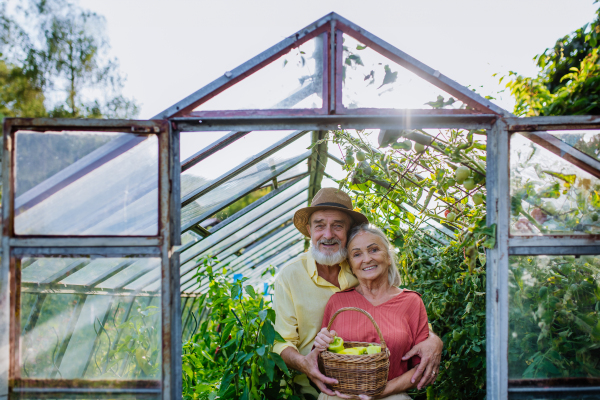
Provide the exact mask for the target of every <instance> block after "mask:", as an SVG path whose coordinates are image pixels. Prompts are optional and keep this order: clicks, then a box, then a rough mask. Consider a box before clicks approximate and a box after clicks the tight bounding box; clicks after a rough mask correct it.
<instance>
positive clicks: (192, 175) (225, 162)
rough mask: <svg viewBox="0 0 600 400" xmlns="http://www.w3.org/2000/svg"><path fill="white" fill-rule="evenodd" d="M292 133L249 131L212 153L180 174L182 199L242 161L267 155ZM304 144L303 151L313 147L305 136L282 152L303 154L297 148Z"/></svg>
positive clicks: (288, 155) (287, 155) (288, 154)
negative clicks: (265, 153)
mask: <svg viewBox="0 0 600 400" xmlns="http://www.w3.org/2000/svg"><path fill="white" fill-rule="evenodd" d="M293 132H294V131H254V132H250V133H249V134H247V135H246V136H244V137H243V138H241V139H239V140H237V141H235V142H233V143H231V144H230V145H229V146H227V147H225V148H224V149H221V150H219V151H218V152H216V153H215V154H212V155H211V156H209V157H207V158H206V159H205V160H202V161H201V162H199V163H198V164H196V165H194V166H193V167H192V168H190V169H188V170H187V171H185V172H184V173H182V174H181V197H182V198H183V197H185V196H186V195H188V194H190V193H191V192H193V191H194V190H196V189H198V188H199V187H201V186H204V185H208V184H210V183H212V182H214V181H215V180H216V179H217V178H219V177H220V176H222V175H223V174H225V173H226V172H228V171H230V170H231V169H233V168H234V167H236V166H239V165H241V164H244V162H243V161H247V160H249V159H251V158H253V157H255V156H257V155H258V154H260V153H262V152H264V151H265V150H266V149H268V148H269V147H271V146H273V145H274V144H275V143H277V142H279V141H281V140H283V139H285V138H286V137H288V136H289V135H290V134H292V133H293ZM196 134H197V133H196ZM204 134H205V133H204V132H203V133H202V135H204ZM305 143H308V144H306V146H304V148H303V150H306V147H308V146H309V145H310V135H305V136H304V137H302V138H300V139H298V140H297V141H296V142H294V143H292V144H291V145H289V146H287V147H285V148H284V149H281V150H280V151H285V152H289V153H282V154H284V155H285V156H286V157H287V158H289V157H290V156H292V154H296V155H297V154H301V153H302V151H300V149H299V148H298V146H303V145H304V144H305ZM288 148H289V149H291V151H290V150H288ZM294 150H295V151H294ZM264 162H267V165H268V159H267V160H265V161H264Z"/></svg>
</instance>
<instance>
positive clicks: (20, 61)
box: [0, 0, 137, 118]
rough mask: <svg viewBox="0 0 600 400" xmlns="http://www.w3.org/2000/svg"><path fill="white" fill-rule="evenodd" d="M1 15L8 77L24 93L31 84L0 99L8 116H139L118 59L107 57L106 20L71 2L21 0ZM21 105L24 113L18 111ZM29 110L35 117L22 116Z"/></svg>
mask: <svg viewBox="0 0 600 400" xmlns="http://www.w3.org/2000/svg"><path fill="white" fill-rule="evenodd" d="M0 14H1V15H0V23H1V26H0V29H1V30H0V52H1V55H0V61H1V62H3V63H4V64H6V65H7V67H6V69H7V70H10V71H11V73H8V72H7V73H5V74H3V77H5V80H6V83H7V85H8V86H10V87H12V86H16V87H17V88H18V87H21V88H24V86H23V85H25V81H26V82H27V86H28V87H29V88H30V90H16V89H15V90H11V91H10V92H9V93H6V95H5V96H4V97H3V98H2V100H0V101H2V104H3V105H5V107H6V109H7V110H6V111H7V112H4V114H5V115H26V116H44V115H47V116H51V117H72V118H78V117H79V118H81V117H87V118H101V117H107V118H127V117H133V116H135V115H136V114H137V106H136V104H135V102H133V101H132V100H130V99H127V98H125V97H124V96H123V95H122V94H121V89H122V87H123V80H124V78H123V76H122V75H121V74H120V72H119V70H118V62H117V60H115V59H110V58H108V50H109V48H110V46H109V43H108V40H107V38H106V34H105V21H104V18H103V17H101V16H99V15H98V14H96V13H93V12H90V11H86V10H83V9H81V8H79V7H77V6H76V5H74V4H73V3H71V2H69V1H67V0H49V1H47V0H21V1H19V2H17V3H13V7H12V8H11V9H10V10H8V9H7V6H6V4H4V5H2V6H0ZM33 93H37V95H36V96H33ZM40 99H41V101H42V103H43V106H44V108H43V109H42V108H40V105H39V103H40ZM30 102H33V103H32V104H30ZM16 105H20V109H18V110H17V109H15V110H13V109H12V108H13V106H16ZM25 110H26V111H28V112H29V111H31V112H33V114H29V113H22V111H25ZM17 111H19V112H20V113H18V112H17ZM34 111H35V112H34Z"/></svg>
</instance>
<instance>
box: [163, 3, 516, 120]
mask: <svg viewBox="0 0 600 400" xmlns="http://www.w3.org/2000/svg"><path fill="white" fill-rule="evenodd" d="M344 33H345V34H348V35H350V36H352V37H353V38H355V39H356V40H358V41H360V42H361V43H363V44H366V45H368V46H369V47H370V48H372V49H373V50H375V51H377V52H378V53H380V54H382V55H383V56H385V57H387V58H389V59H390V60H392V61H394V62H396V63H398V64H399V65H401V66H402V67H404V68H406V69H408V70H409V71H411V72H413V73H415V74H416V75H417V76H419V77H420V78H422V79H424V80H426V81H428V82H430V83H431V84H433V85H435V86H437V87H439V88H440V89H442V90H444V91H446V92H447V93H449V94H451V95H453V96H455V97H456V98H457V99H459V100H461V101H462V102H463V103H465V104H467V105H469V106H470V107H471V108H472V109H473V110H476V111H475V112H479V113H483V114H491V115H496V116H505V117H512V116H513V115H512V114H510V113H509V112H508V111H506V110H504V109H502V108H501V107H498V106H497V105H495V104H493V103H492V102H491V101H489V100H487V99H485V98H484V97H482V96H480V95H478V94H476V93H474V92H473V91H472V90H470V89H468V88H466V87H464V86H462V85H460V84H458V83H457V82H455V81H453V80H451V79H450V78H448V77H447V76H445V75H443V74H441V73H440V72H439V71H437V70H434V69H433V68H430V67H428V66H427V65H425V64H423V63H422V62H420V61H418V60H416V59H415V58H413V57H411V56H409V55H408V54H406V53H404V52H403V51H401V50H399V49H398V48H396V47H394V46H392V45H390V44H389V43H387V42H385V41H384V40H382V39H380V38H379V37H377V36H376V35H373V34H371V33H370V32H368V31H366V30H365V29H363V28H361V27H360V26H358V25H356V24H354V23H353V22H351V21H349V20H347V19H345V18H344V17H342V16H340V15H339V14H336V13H333V12H332V13H330V14H327V15H325V16H324V17H323V18H320V19H319V20H317V21H315V22H314V23H312V24H310V25H308V26H307V27H305V28H303V29H301V30H299V31H298V32H296V33H295V34H293V35H291V36H289V37H287V38H286V39H284V40H282V41H281V42H279V43H278V44H276V45H275V46H273V47H271V48H269V49H267V50H266V51H264V52H262V53H260V54H259V55H257V56H256V57H254V58H252V59H250V60H248V61H247V62H245V63H244V64H242V65H240V66H239V67H237V68H235V69H233V70H231V71H227V72H226V73H225V74H224V75H223V76H222V77H220V78H218V79H216V80H214V81H213V82H211V83H209V84H208V85H206V86H205V87H203V88H201V89H200V90H198V91H196V92H194V93H192V94H191V95H189V96H188V97H186V98H185V99H183V100H181V101H179V102H177V103H175V104H174V105H172V106H171V107H169V108H167V109H166V110H164V111H162V112H161V113H159V114H157V115H156V116H155V117H154V118H155V119H173V118H179V117H189V118H192V119H202V120H207V121H206V123H207V125H209V126H210V125H211V124H214V123H215V122H216V121H217V120H218V119H219V118H225V119H231V118H236V117H241V118H244V117H245V118H252V117H259V118H261V117H262V118H273V117H277V116H286V117H291V116H296V117H301V116H305V117H314V116H318V115H319V114H321V115H323V114H354V115H371V116H373V115H377V114H382V113H384V114H386V115H387V114H391V115H393V114H395V113H398V112H399V113H404V112H405V111H406V110H393V109H389V110H380V109H352V110H348V109H345V108H344V107H343V104H342V96H341V94H342V87H341V86H342V67H343V65H342V61H343V60H342V51H343V46H342V34H344ZM320 34H324V43H323V44H324V45H323V50H324V53H325V54H324V59H323V66H322V67H323V71H322V76H323V108H322V109H318V110H316V109H285V110H284V109H272V110H264V109H263V110H231V111H230V110H223V111H210V112H208V111H204V112H201V111H197V112H194V111H192V110H193V109H194V108H196V107H197V106H199V105H201V104H202V103H204V102H206V101H207V100H209V99H210V98H212V97H214V96H216V95H218V94H219V93H221V92H223V91H225V90H227V89H228V88H229V87H231V86H233V85H235V84H236V83H238V82H239V81H241V80H243V79H244V78H246V77H248V76H250V75H252V74H253V73H254V72H256V71H258V70H260V69H261V68H263V67H264V66H266V65H267V64H269V63H271V62H272V61H274V60H275V59H277V58H279V57H280V56H282V55H283V54H285V53H287V52H288V51H289V50H291V49H293V48H295V47H298V46H300V45H301V44H302V43H305V42H306V41H308V40H310V39H312V38H314V37H316V36H317V35H320ZM409 111H410V112H409V114H411V115H419V114H421V111H431V115H433V116H434V119H435V116H436V115H438V116H439V115H440V114H459V115H465V114H467V115H468V114H472V113H473V111H471V110H409ZM240 125H244V124H240ZM296 129H298V128H296ZM308 129H311V130H312V129H315V130H318V129H319V128H308ZM321 129H327V128H326V127H324V126H322V127H321ZM182 130H187V129H182Z"/></svg>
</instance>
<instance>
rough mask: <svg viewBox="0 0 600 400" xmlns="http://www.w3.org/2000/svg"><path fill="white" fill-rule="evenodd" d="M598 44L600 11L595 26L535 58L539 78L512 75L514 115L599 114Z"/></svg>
mask: <svg viewBox="0 0 600 400" xmlns="http://www.w3.org/2000/svg"><path fill="white" fill-rule="evenodd" d="M599 40H600V9H599V10H598V11H597V12H596V18H595V19H594V21H593V22H591V23H589V24H586V25H584V26H583V27H581V28H580V29H578V30H576V31H575V32H573V33H572V34H569V35H566V36H564V37H562V38H560V39H558V40H557V41H556V44H555V45H554V47H552V48H547V49H546V50H544V52H543V53H541V54H538V55H537V56H535V57H534V60H535V61H536V65H537V66H538V67H539V68H540V71H539V73H538V75H537V76H536V77H525V76H522V75H519V74H518V73H516V72H513V71H510V72H509V74H508V78H509V79H510V80H509V82H508V83H507V85H506V87H507V88H508V89H509V90H510V92H511V94H512V95H513V96H514V97H515V100H516V105H515V113H516V114H517V115H520V116H536V115H577V114H580V115H596V114H600V90H599V89H600V66H599V64H598V56H599V55H598V42H599ZM502 79H504V77H503V78H501V79H500V81H502Z"/></svg>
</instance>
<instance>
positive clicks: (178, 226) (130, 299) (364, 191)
mask: <svg viewBox="0 0 600 400" xmlns="http://www.w3.org/2000/svg"><path fill="white" fill-rule="evenodd" d="M599 132H600V118H598V117H594V116H573V117H529V118H518V117H515V116H514V115H512V114H511V113H509V112H508V111H506V110H503V109H502V108H500V107H498V106H496V105H494V104H493V102H492V101H490V100H489V99H486V98H484V97H482V96H480V95H478V94H477V93H475V92H474V91H473V90H471V89H470V88H468V87H465V86H461V85H459V84H458V83H456V82H454V81H453V80H451V79H450V78H449V77H446V76H445V75H443V74H442V73H440V71H438V70H434V69H432V68H430V67H428V66H426V65H424V64H422V63H421V62H419V61H418V60H415V59H414V58H412V57H410V56H409V55H408V54H406V53H404V52H402V51H401V50H399V49H397V48H395V47H394V46H392V45H390V44H388V43H387V42H385V41H384V40H382V39H380V38H378V37H377V36H375V35H373V34H371V33H369V32H368V31H366V30H364V29H363V28H361V27H359V26H358V25H356V24H354V23H353V22H350V21H348V20H346V19H344V18H343V17H341V16H339V15H337V14H335V13H331V14H328V15H326V16H325V17H323V18H322V19H320V20H318V21H316V22H314V23H312V24H310V25H308V26H307V27H306V28H304V29H302V30H300V31H298V32H297V33H295V34H293V35H291V36H289V37H288V38H286V39H284V40H283V41H281V42H280V43H278V44H276V45H275V46H273V47H272V48H270V49H268V50H266V51H265V52H263V53H261V54H259V55H258V56H256V57H255V58H253V59H251V60H249V61H247V62H246V63H244V64H242V65H240V66H239V67H237V68H235V69H232V70H231V71H226V72H225V73H224V74H223V76H222V77H220V78H218V79H217V80H215V81H214V82H212V83H210V84H209V85H207V86H206V87H204V88H201V89H199V90H198V91H196V92H194V93H192V94H191V95H190V96H188V97H187V98H185V99H182V100H181V101H180V102H178V103H176V104H174V105H172V106H171V107H169V108H167V109H166V110H165V111H163V112H162V113H160V114H159V115H157V116H155V117H154V118H153V119H151V120H148V121H127V120H83V119H82V120H68V119H27V118H14V119H10V118H9V119H6V121H5V126H4V145H3V156H2V162H3V164H2V177H3V196H2V221H3V231H2V232H3V233H2V274H1V275H0V283H1V289H2V290H1V291H0V305H1V309H0V351H1V352H2V354H0V379H1V380H0V397H1V398H5V397H6V396H8V397H7V398H11V399H12V398H31V399H39V398H50V399H58V398H81V399H92V398H152V399H155V398H162V399H174V398H182V396H183V397H185V398H188V397H189V398H204V397H202V396H203V395H202V394H201V393H200V394H198V395H197V396H196V397H194V396H191V397H190V396H188V395H186V394H185V393H183V394H182V387H184V389H183V390H184V392H185V390H187V389H185V388H187V387H189V386H190V385H191V383H190V382H192V381H193V379H194V377H193V376H194V372H192V373H191V372H190V365H196V368H200V367H199V366H200V365H205V364H202V362H211V363H213V364H214V363H216V361H215V359H216V357H217V354H218V353H219V351H220V350H219V349H220V348H221V347H225V344H226V343H227V345H229V341H228V340H224V339H221V340H224V341H223V342H221V346H220V347H218V348H217V349H216V351H215V350H214V349H211V354H208V353H207V354H206V355H200V358H202V357H205V360H204V361H202V362H200V361H194V362H195V363H196V364H193V362H192V361H190V364H189V365H188V364H186V362H187V361H186V360H188V359H193V357H192V353H193V351H194V350H193V347H194V345H192V342H193V341H194V340H197V339H194V338H197V337H198V335H199V333H201V332H202V331H203V329H204V330H206V329H207V328H206V327H207V326H208V325H207V323H208V322H210V320H211V319H214V318H215V310H216V309H217V307H219V301H214V299H213V300H211V301H210V302H209V300H208V299H209V296H208V294H210V293H213V292H214V293H216V290H217V288H223V287H228V288H229V287H232V288H236V287H238V286H235V285H236V282H237V285H239V290H242V287H246V288H247V287H249V286H251V287H252V288H253V289H251V290H245V291H244V292H241V291H239V290H238V291H237V292H235V293H234V292H233V289H230V290H232V292H231V293H230V296H229V297H228V298H227V299H226V300H224V301H232V302H233V301H236V300H239V302H240V304H243V303H242V298H243V297H248V296H250V297H251V300H252V299H260V305H259V307H266V306H264V304H267V303H269V302H271V301H272V295H273V292H272V284H273V281H274V279H275V277H276V275H277V271H278V270H279V269H280V268H281V267H282V266H283V265H284V264H286V263H287V262H288V261H289V260H291V259H293V258H294V257H296V256H297V255H299V254H301V253H303V252H305V251H306V250H307V248H308V246H309V241H308V239H306V238H305V237H304V236H303V235H302V234H301V233H300V232H299V231H298V230H297V229H296V228H295V226H294V224H293V221H292V219H293V215H294V213H295V212H296V211H297V210H298V209H300V208H303V207H306V206H308V205H310V202H311V200H312V198H313V196H314V195H315V194H316V193H317V192H318V191H319V190H320V189H321V188H324V187H334V188H339V189H340V190H343V191H345V192H347V193H348V194H349V195H350V196H351V197H352V199H353V202H354V205H355V206H356V207H357V208H359V209H360V210H363V211H364V212H365V214H366V215H367V216H369V219H370V220H371V222H372V223H374V224H379V225H381V226H380V227H381V228H382V229H384V230H385V231H386V234H389V236H390V237H391V238H392V239H395V241H393V243H394V245H395V246H396V251H397V252H398V257H399V259H400V262H399V267H400V268H401V269H403V270H401V273H402V275H403V277H407V278H408V279H407V280H406V281H404V282H405V283H406V284H410V282H411V280H410V276H412V275H411V274H415V276H417V275H418V274H419V273H420V272H419V271H418V268H417V267H418V266H419V265H421V264H419V263H422V264H423V265H425V264H427V265H428V267H427V268H428V269H427V270H428V271H434V269H435V266H436V265H437V264H438V263H441V262H442V261H443V259H444V257H449V256H447V255H445V253H444V254H441V252H440V251H438V250H436V249H440V248H442V247H447V246H454V245H456V243H458V245H456V246H457V247H456V249H457V250H456V252H455V253H456V254H454V255H452V256H454V257H456V256H457V255H458V256H459V257H460V258H461V259H462V258H464V264H461V265H463V266H462V267H461V268H462V271H463V272H462V275H461V276H462V278H460V279H459V280H457V281H456V282H458V285H463V284H464V285H467V284H468V283H467V281H469V282H472V283H473V285H475V286H476V289H474V291H473V295H471V296H472V297H469V296H466V297H467V298H466V299H464V298H463V300H462V302H464V304H463V306H462V308H461V310H464V311H462V313H464V315H463V316H462V317H461V318H463V319H464V318H466V317H468V318H467V319H466V320H465V321H466V322H465V324H466V323H468V321H470V319H469V318H475V317H476V316H475V315H474V314H475V313H471V309H472V308H473V307H480V311H479V314H478V315H480V317H481V318H482V321H485V323H484V324H483V325H481V326H478V327H477V328H475V325H473V327H472V329H474V330H475V333H473V335H478V337H480V338H482V339H481V341H480V342H478V343H479V344H476V345H471V347H470V348H471V349H475V350H472V351H473V352H480V351H481V352H480V353H479V356H481V357H483V364H479V361H477V364H479V366H478V367H477V365H475V363H474V366H473V368H479V369H481V368H485V372H484V377H483V382H484V384H483V385H482V386H481V387H479V389H478V390H480V392H481V393H482V397H481V398H483V397H484V396H487V397H486V398H487V399H488V400H497V399H498V400H499V399H508V398H510V399H518V398H519V399H520V398H528V399H545V398H564V399H566V398H573V399H581V398H599V396H600V375H599V374H600V365H598V363H599V361H600V322H599V320H598V311H600V309H599V305H600V303H599V302H598V300H599V299H600V287H599V285H598V278H599V273H600V257H598V255H599V254H600V245H599V244H600V242H599V240H600V236H598V235H599V234H600V220H599V218H598V212H599V211H598V210H599V209H600V194H599V192H600V181H599V179H600V139H599V138H600V136H599ZM355 153H356V160H355V158H354V154H355ZM359 153H360V154H361V156H360V157H359ZM365 155H366V156H365ZM361 158H362V160H361ZM357 161H358V162H357ZM459 171H460V172H459ZM462 173H464V176H460V174H462ZM407 241H413V242H416V243H422V245H419V246H422V248H423V250H420V249H418V250H415V251H416V253H418V257H416V256H415V258H410V259H409V258H406V254H404V253H403V251H402V248H403V246H405V245H406V243H407ZM461 243H462V244H461ZM407 260H408V261H407ZM411 260H412V261H411ZM415 260H417V261H418V262H416V261H415ZM461 262H462V261H461ZM423 268H425V267H423ZM217 272H218V275H219V276H218V278H216V277H215V276H216V274H217ZM431 273H433V274H436V275H435V276H436V277H440V276H441V275H443V274H444V270H442V269H438V270H437V272H435V271H434V272H431ZM440 274H441V275H440ZM476 277H477V278H476ZM463 280H464V281H463ZM225 281H226V282H225ZM469 284H471V283H469ZM227 285H229V286H227ZM231 285H233V286H231ZM477 285H479V286H477ZM448 286H450V285H448ZM475 286H474V287H475ZM408 287H410V285H409V286H408ZM219 290H220V289H219ZM415 290H419V289H418V288H417V289H415ZM211 291H212V292H211ZM214 293H213V294H210V296H213V295H214ZM440 295H442V293H441V292H440ZM257 301H258V300H257ZM227 304H229V303H227ZM252 304H254V303H252ZM444 304H446V303H444ZM469 304H470V305H469ZM436 307H437V306H436ZM230 308H231V307H230ZM478 310H479V309H478ZM226 311H227V310H226ZM428 312H429V319H430V322H431V323H432V325H433V329H434V331H435V330H436V329H438V327H440V328H439V329H442V325H436V324H437V322H436V315H438V316H439V315H442V314H443V311H440V310H437V311H435V309H434V308H432V311H431V310H428ZM259 315H260V314H259ZM262 315H263V316H262V317H261V318H262V320H264V319H265V317H264V315H268V314H262ZM223 317H225V316H223ZM236 320H238V321H239V318H238V315H237V314H236V313H235V312H233V315H228V316H227V318H226V319H224V320H223V323H225V322H226V321H229V322H231V324H235V321H236ZM259 322H260V321H259ZM265 323H266V322H265ZM240 324H241V322H240ZM215 326H216V325H215ZM215 329H217V332H219V334H221V327H220V326H219V327H217V328H215ZM226 329H227V328H226ZM235 329H236V330H235V331H234V332H233V333H232V330H231V328H230V329H229V334H232V335H233V339H232V340H233V342H231V343H234V342H235V340H238V341H239V342H240V347H241V343H242V342H243V341H244V340H249V339H248V338H247V337H246V338H245V339H244V337H243V333H242V330H238V328H235ZM235 332H239V335H238V334H237V333H235ZM464 332H469V327H467V328H465V330H464ZM465 334H466V333H465ZM461 335H462V333H459V334H458V339H457V335H454V337H453V336H452V333H450V334H449V335H446V336H444V337H443V338H444V340H445V342H447V341H449V340H454V342H456V343H457V346H458V344H459V343H462V342H460V340H461V339H460V337H461ZM224 336H227V335H224ZM235 343H237V342H235ZM271 344H272V340H271ZM186 346H187V347H186ZM195 346H198V345H197V344H196V345H195ZM233 347H235V346H232V348H233ZM190 349H191V350H190ZM477 349H479V350H477ZM221 351H223V350H221ZM227 351H229V349H228V350H227ZM261 351H262V352H264V347H263V350H261ZM238 352H239V348H238ZM199 354H200V353H199ZM202 354H204V353H202ZM227 354H230V353H227ZM249 354H251V353H249ZM472 354H475V353H472ZM262 356H263V354H260V352H259V353H258V355H255V356H253V357H258V358H260V357H262ZM249 357H250V356H249ZM182 358H183V360H184V361H183V366H182ZM207 360H208V361H207ZM230 360H231V359H230ZM248 360H250V358H248V359H247V360H245V361H244V360H242V361H240V363H244V362H248ZM238 361H239V360H238ZM265 362H267V361H265ZM443 362H444V361H443ZM198 363H199V364H198ZM226 364H227V362H225V363H224V364H223V365H224V367H223V368H225V367H226ZM278 367H280V366H279V365H278ZM202 368H208V367H202ZM202 368H200V369H202ZM223 371H224V370H223ZM240 371H241V370H240ZM219 373H220V374H221V375H222V374H223V372H219ZM267 375H268V374H267ZM239 376H241V372H240V375H239ZM271 378H272V377H271ZM207 379H208V378H207ZM271 380H272V379H271ZM284 381H285V379H284ZM231 382H232V381H229V383H230V384H231ZM261 382H263V381H262V380H261ZM265 382H266V381H265ZM242 384H243V382H242ZM263 384H264V385H265V386H264V388H267V387H268V386H269V383H264V382H263ZM186 385H187V386H186ZM195 385H196V389H195V390H196V391H197V392H200V391H201V387H203V386H201V385H200V384H197V383H196V384H195ZM278 385H279V383H278ZM217 389H218V390H217V391H216V392H211V390H212V389H210V385H209V384H207V386H206V390H207V393H209V394H210V395H212V397H210V396H209V397H206V398H210V399H211V400H213V399H215V398H217V397H216V396H217V395H218V396H220V397H218V398H227V397H226V396H225V394H226V393H227V392H225V390H226V389H223V390H221V388H219V387H217ZM232 390H233V389H232ZM240 390H241V392H240V393H237V392H235V393H237V394H236V395H232V396H233V397H231V398H236V397H235V396H242V394H243V393H245V394H243V395H245V396H249V395H248V393H247V392H244V391H243V389H240ZM265 390H266V389H265ZM277 390H278V391H279V393H283V394H281V396H284V394H285V393H287V392H285V391H284V390H283V386H281V388H280V387H279V386H277ZM192 392H194V389H192ZM231 393H234V392H231ZM231 393H229V395H231ZM264 393H267V392H264ZM288 395H289V393H287V394H286V395H285V396H284V397H268V396H267V395H266V394H265V396H266V398H292V397H290V396H288ZM286 396H287V397H286ZM586 396H587V397H586ZM246 398H249V397H246ZM428 398H429V395H428ZM432 398H433V397H432Z"/></svg>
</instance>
